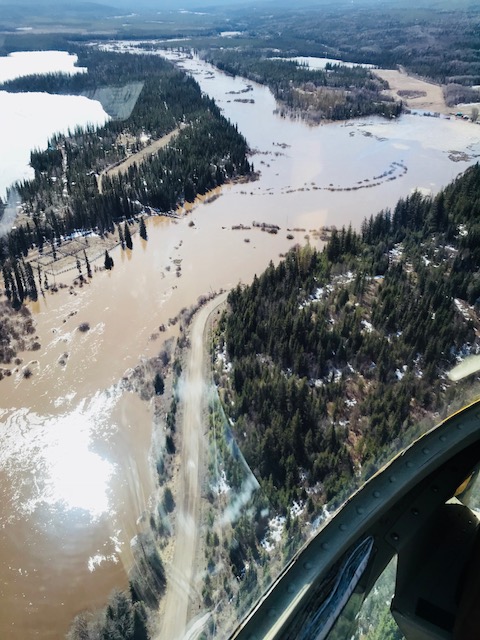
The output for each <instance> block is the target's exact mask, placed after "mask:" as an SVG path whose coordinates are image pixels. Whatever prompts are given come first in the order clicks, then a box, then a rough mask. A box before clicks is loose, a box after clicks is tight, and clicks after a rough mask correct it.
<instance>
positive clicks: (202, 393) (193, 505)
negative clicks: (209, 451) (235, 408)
mask: <svg viewBox="0 0 480 640" xmlns="http://www.w3.org/2000/svg"><path fill="white" fill-rule="evenodd" d="M226 297H227V294H226V293H224V294H221V295H220V296H218V297H217V298H214V299H213V300H211V301H210V302H209V303H208V304H206V305H205V306H204V307H203V308H202V309H200V311H199V312H198V314H197V315H196V316H195V318H194V320H193V324H192V326H191V329H190V344H191V346H190V351H189V353H188V357H187V363H186V368H185V371H184V378H183V384H182V386H181V397H180V399H181V415H182V420H181V426H180V429H181V431H180V433H181V450H180V452H179V455H180V471H179V476H178V479H177V513H176V525H175V548H174V552H173V559H172V562H171V564H170V565H169V566H168V567H167V593H166V596H165V612H164V616H163V622H162V630H161V634H160V636H159V637H160V638H168V640H179V639H180V638H184V636H185V633H186V631H187V623H188V614H189V611H188V609H189V604H190V601H191V596H192V593H193V586H192V585H193V579H194V577H195V576H194V567H195V556H196V550H197V546H198V533H199V530H200V499H201V473H202V468H203V466H204V451H205V450H206V446H205V445H206V443H205V442H204V432H205V430H206V423H205V420H206V419H207V413H206V410H205V409H206V406H207V385H206V382H205V367H206V351H205V342H204V336H205V331H206V326H207V321H208V317H209V315H210V314H211V313H212V311H214V310H215V309H216V308H217V307H218V306H219V305H220V304H222V303H223V302H224V301H225V300H226ZM195 613H198V611H197V612H195Z"/></svg>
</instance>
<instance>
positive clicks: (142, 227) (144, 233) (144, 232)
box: [139, 218, 148, 240]
mask: <svg viewBox="0 0 480 640" xmlns="http://www.w3.org/2000/svg"><path fill="white" fill-rule="evenodd" d="M139 232H140V237H141V238H143V240H148V235H147V227H146V226H145V220H144V219H143V218H140V223H139Z"/></svg>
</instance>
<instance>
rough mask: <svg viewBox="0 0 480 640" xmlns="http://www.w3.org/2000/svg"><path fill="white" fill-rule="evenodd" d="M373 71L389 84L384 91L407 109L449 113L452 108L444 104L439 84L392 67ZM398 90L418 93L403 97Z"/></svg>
mask: <svg viewBox="0 0 480 640" xmlns="http://www.w3.org/2000/svg"><path fill="white" fill-rule="evenodd" d="M374 73H375V74H376V75H377V76H379V77H380V78H382V80H386V81H387V82H388V84H389V85H390V89H389V90H388V91H386V93H387V94H388V95H390V96H392V97H393V98H395V100H403V102H404V104H405V105H406V106H407V107H408V108H409V109H419V110H421V111H432V112H438V113H443V114H444V115H448V114H449V113H451V111H452V108H451V107H448V106H447V105H446V104H445V99H444V97H443V89H442V87H441V86H440V85H438V84H433V83H432V82H426V81H425V80H420V79H419V78H414V77H413V76H410V75H408V74H407V73H405V72H404V71H396V70H393V69H375V71H374ZM399 91H409V92H418V93H419V94H420V95H419V96H418V97H406V98H405V97H402V96H401V95H398V92H399ZM421 94H423V95H421Z"/></svg>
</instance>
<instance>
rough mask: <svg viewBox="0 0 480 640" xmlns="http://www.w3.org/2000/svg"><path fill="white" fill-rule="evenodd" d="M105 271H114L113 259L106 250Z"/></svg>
mask: <svg viewBox="0 0 480 640" xmlns="http://www.w3.org/2000/svg"><path fill="white" fill-rule="evenodd" d="M105 269H108V270H109V271H110V269H113V258H112V257H111V256H110V254H109V253H108V251H107V250H106V249H105Z"/></svg>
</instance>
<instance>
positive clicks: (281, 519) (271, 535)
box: [260, 516, 286, 553]
mask: <svg viewBox="0 0 480 640" xmlns="http://www.w3.org/2000/svg"><path fill="white" fill-rule="evenodd" d="M285 522H286V518H285V516H275V518H272V519H271V520H269V521H268V530H267V534H266V536H265V538H264V539H263V540H262V541H261V543H260V544H261V545H262V547H263V548H264V549H265V551H268V552H269V553H270V552H271V551H273V550H274V549H275V547H276V546H277V544H278V543H279V542H280V541H281V539H282V533H283V530H284V528H285Z"/></svg>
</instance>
